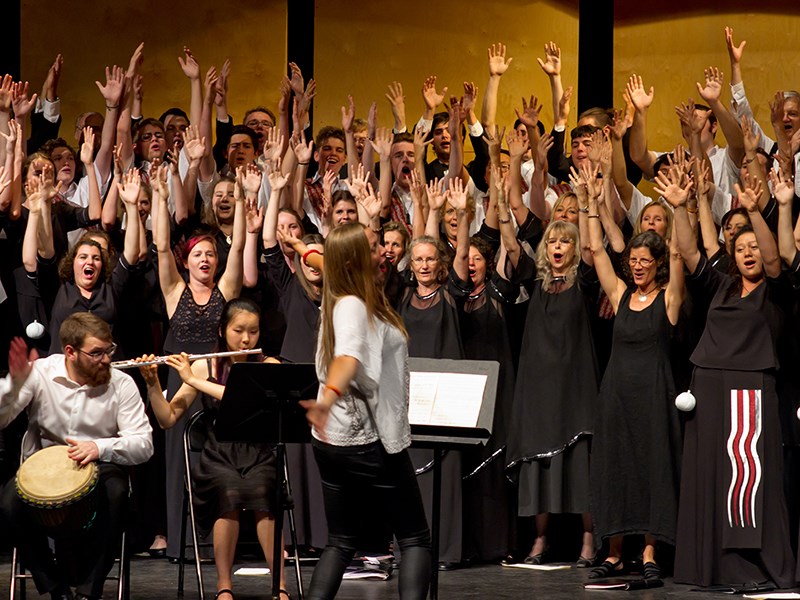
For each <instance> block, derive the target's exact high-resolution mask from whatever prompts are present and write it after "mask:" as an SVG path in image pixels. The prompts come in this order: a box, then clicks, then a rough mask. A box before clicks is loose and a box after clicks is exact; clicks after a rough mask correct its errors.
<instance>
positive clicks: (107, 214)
mask: <svg viewBox="0 0 800 600" xmlns="http://www.w3.org/2000/svg"><path fill="white" fill-rule="evenodd" d="M121 150H122V149H121V148H120V147H119V146H114V154H113V156H114V177H113V178H112V179H111V185H109V186H108V194H106V198H105V200H104V201H103V213H102V215H101V217H100V222H101V224H102V226H103V229H104V230H105V231H112V230H114V229H115V228H116V226H117V219H118V218H119V217H120V210H119V209H120V207H119V194H118V193H117V184H118V183H120V182H122V161H121V160H120V156H121Z"/></svg>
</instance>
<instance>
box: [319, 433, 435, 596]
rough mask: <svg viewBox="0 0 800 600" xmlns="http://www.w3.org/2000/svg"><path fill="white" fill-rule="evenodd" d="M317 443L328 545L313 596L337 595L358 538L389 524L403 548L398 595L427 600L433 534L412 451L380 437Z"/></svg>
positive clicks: (363, 537) (401, 549)
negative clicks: (389, 448)
mask: <svg viewBox="0 0 800 600" xmlns="http://www.w3.org/2000/svg"><path fill="white" fill-rule="evenodd" d="M313 446H314V458H316V461H317V465H318V466H319V472H320V476H321V478H322V493H323V498H324V500H325V516H326V517H327V520H328V545H327V546H326V548H325V551H324V552H323V553H322V558H320V560H319V564H318V565H317V567H316V569H314V576H313V577H312V578H311V590H310V591H309V595H308V597H309V599H310V600H327V599H328V598H334V597H335V596H336V592H337V590H338V589H339V585H340V584H341V582H342V575H343V574H344V572H345V569H346V568H347V566H348V565H349V564H350V561H351V560H353V556H354V554H355V552H356V550H357V549H358V548H364V547H365V546H363V545H362V546H359V543H363V542H364V541H365V540H367V539H368V538H369V537H370V535H369V534H370V532H371V531H373V530H375V529H376V528H380V527H382V526H383V525H384V523H387V524H388V525H389V526H390V528H391V532H392V533H394V534H395V536H396V537H397V541H398V543H399V545H400V551H401V553H402V561H403V568H402V569H401V570H400V578H399V587H400V597H401V598H403V600H424V598H425V597H426V596H427V594H428V584H429V582H430V577H431V535H430V531H429V530H428V522H427V520H426V519H425V510H424V508H423V506H422V497H421V496H420V493H419V486H418V485H417V479H416V474H415V473H414V468H413V466H412V465H411V460H410V459H409V457H408V452H407V451H406V450H403V451H402V452H399V453H397V454H388V453H387V452H386V451H385V450H384V448H383V446H382V445H381V443H380V442H375V443H372V444H366V445H363V446H331V445H329V444H323V443H322V442H319V441H317V440H314V442H313ZM376 509H377V510H376ZM376 518H377V519H378V522H376Z"/></svg>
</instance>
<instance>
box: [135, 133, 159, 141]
mask: <svg viewBox="0 0 800 600" xmlns="http://www.w3.org/2000/svg"><path fill="white" fill-rule="evenodd" d="M154 137H155V138H156V139H157V140H163V139H164V133H163V132H161V131H155V132H153V131H148V132H147V133H143V134H142V135H140V136H139V140H141V141H142V142H149V141H150V140H152V139H153V138H154Z"/></svg>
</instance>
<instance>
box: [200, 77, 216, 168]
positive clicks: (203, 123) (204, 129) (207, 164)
mask: <svg viewBox="0 0 800 600" xmlns="http://www.w3.org/2000/svg"><path fill="white" fill-rule="evenodd" d="M218 79H219V76H218V75H217V69H216V68H215V67H213V66H212V67H209V69H208V71H207V72H206V77H205V80H204V82H203V88H204V92H205V96H204V97H203V101H202V102H201V106H202V109H201V112H200V118H199V119H198V121H197V122H198V123H199V124H200V127H199V133H200V137H201V138H205V140H206V141H207V143H206V148H205V150H206V151H205V154H204V155H203V158H202V159H200V167H199V177H200V181H211V178H212V177H213V176H214V170H215V169H216V163H215V162H214V153H213V152H212V151H211V142H210V140H211V139H212V137H211V136H212V134H211V115H212V110H211V105H212V104H213V103H214V98H215V96H216V93H217V92H216V89H215V86H216V84H217V80H218Z"/></svg>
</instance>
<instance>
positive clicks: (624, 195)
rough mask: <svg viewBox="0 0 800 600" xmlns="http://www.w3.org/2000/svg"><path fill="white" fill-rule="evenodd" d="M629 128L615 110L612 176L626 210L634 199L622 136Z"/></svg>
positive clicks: (612, 141) (612, 125)
mask: <svg viewBox="0 0 800 600" xmlns="http://www.w3.org/2000/svg"><path fill="white" fill-rule="evenodd" d="M627 129H628V126H627V125H626V123H625V119H624V118H623V117H622V112H621V111H618V110H617V111H614V122H613V123H612V124H611V149H612V152H611V178H612V179H613V180H614V185H615V186H617V191H618V192H619V197H620V200H622V205H623V206H624V207H625V210H630V208H631V200H632V199H633V184H632V183H631V182H630V181H628V172H627V169H626V168H625V152H624V150H623V149H622V138H623V137H624V136H625V132H626V131H627ZM601 283H602V282H601ZM606 293H608V292H606Z"/></svg>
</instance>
